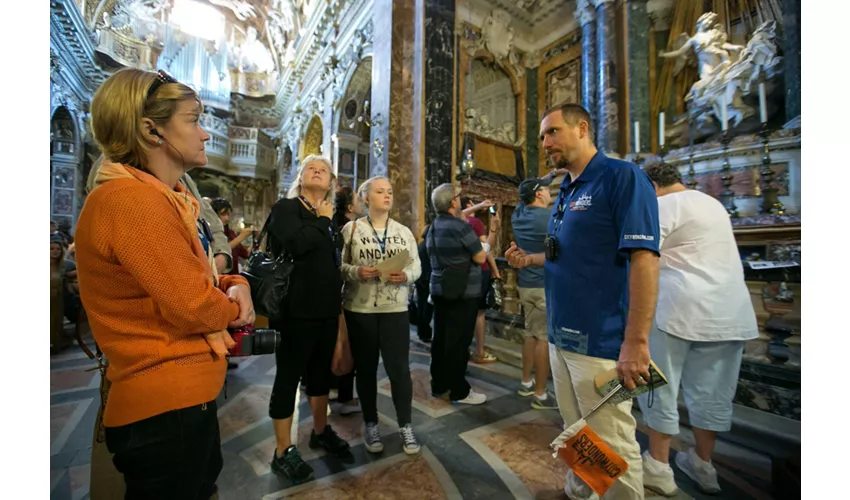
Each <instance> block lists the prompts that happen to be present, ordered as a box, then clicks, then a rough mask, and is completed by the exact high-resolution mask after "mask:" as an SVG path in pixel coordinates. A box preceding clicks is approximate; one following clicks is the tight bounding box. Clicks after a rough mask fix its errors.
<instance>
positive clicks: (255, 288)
mask: <svg viewBox="0 0 850 500" xmlns="http://www.w3.org/2000/svg"><path fill="white" fill-rule="evenodd" d="M271 218H272V214H269V216H268V218H266V223H265V224H263V229H262V231H260V235H259V236H258V237H257V239H256V240H254V245H253V248H252V249H251V255H250V256H249V257H248V265H247V266H246V269H245V270H244V271H242V273H241V275H242V276H243V277H244V278H245V279H246V280H248V285H250V287H251V300H252V301H253V302H254V311H256V313H257V314H258V315H260V316H265V317H267V318H268V319H269V320H270V321H275V320H279V319H280V318H281V315H282V311H281V306H282V304H283V302H284V300H285V299H286V295H287V294H288V293H289V278H290V276H291V275H292V271H293V270H294V269H295V263H294V262H293V261H292V258H291V257H290V256H289V255H287V253H286V251H285V250H284V251H283V252H281V254H280V255H278V256H277V257H275V256H273V255H272V254H271V252H270V247H269V241H268V240H269V239H270V236H271V235H269V234H268V227H269V221H270V220H271ZM263 238H265V239H266V246H265V248H266V250H267V251H262V250H260V243H261V242H262V241H263Z"/></svg>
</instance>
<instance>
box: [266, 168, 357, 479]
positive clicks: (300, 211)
mask: <svg viewBox="0 0 850 500" xmlns="http://www.w3.org/2000/svg"><path fill="white" fill-rule="evenodd" d="M335 184H336V179H335V176H334V174H333V169H332V168H331V163H330V161H329V160H328V159H327V158H325V157H322V156H314V155H311V156H308V157H306V158H304V160H303V161H302V162H301V167H300V168H299V169H298V175H297V177H296V180H295V183H294V184H293V186H292V188H291V189H290V190H289V193H288V195H287V197H286V198H284V199H281V200H280V201H278V202H277V203H276V204H275V205H274V207H273V208H272V211H271V214H270V216H269V217H271V219H270V221H269V233H270V234H271V236H272V237H271V251H272V253H273V254H274V255H281V254H283V253H286V254H288V255H289V256H291V257H292V259H293V261H294V262H295V269H294V270H293V272H292V275H291V276H290V281H289V292H288V293H287V299H286V303H284V304H283V307H282V319H281V320H280V321H277V322H272V324H271V325H270V326H271V327H272V328H275V329H277V330H279V331H280V332H281V343H280V346H278V348H277V351H276V353H275V357H276V361H277V373H276V375H275V380H274V387H273V388H272V395H271V400H270V401H269V416H270V417H271V418H272V420H273V422H274V431H275V437H276V439H277V449H276V450H275V453H274V457H273V460H272V465H271V467H272V471H274V472H276V473H279V474H283V475H285V476H286V477H288V478H289V479H290V480H291V481H292V482H293V483H296V484H297V483H301V482H304V481H307V480H309V479H310V478H311V477H312V476H313V468H312V467H310V465H308V464H307V463H306V462H304V460H303V459H302V458H301V454H300V453H299V451H298V449H297V448H296V447H295V446H293V445H292V442H291V439H290V435H291V434H290V433H291V429H292V414H293V412H294V409H295V404H296V401H295V394H296V390H297V388H298V384H299V382H300V381H301V378H302V377H303V378H304V382H305V385H306V386H307V390H306V392H307V396H308V397H309V398H310V409H311V410H312V413H313V433H312V434H311V436H310V447H311V448H317V447H322V448H325V449H326V450H327V451H328V452H329V453H331V454H334V455H341V454H345V453H347V452H348V448H349V446H348V443H346V442H345V441H343V440H342V439H340V437H339V436H338V435H337V434H336V433H335V432H334V430H333V429H332V428H331V426H330V425H327V405H328V391H329V389H330V382H331V362H332V360H333V353H334V348H335V347H336V340H337V332H338V330H339V316H340V312H341V295H340V293H341V289H342V279H341V277H340V271H339V265H340V251H341V249H342V240H341V238H339V233H338V232H337V230H336V227H334V225H333V223H332V222H331V219H332V217H333V204H332V200H333V196H334V191H335V189H334V187H335V186H334V185H335Z"/></svg>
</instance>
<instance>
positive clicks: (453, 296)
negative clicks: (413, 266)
mask: <svg viewBox="0 0 850 500" xmlns="http://www.w3.org/2000/svg"><path fill="white" fill-rule="evenodd" d="M436 225H437V220H436V219H434V221H433V222H432V223H431V228H430V229H428V233H429V234H430V236H431V244H432V245H433V247H434V251H435V252H436V255H437V264H440V251H439V250H438V248H437V240H436V239H435V238H434V226H436ZM471 265H472V262H471V261H470V262H468V263H467V264H466V266H450V265H448V264H446V265H445V266H443V268H442V270H441V271H440V290H441V291H442V292H443V298H444V299H446V300H457V299H462V298H463V294H464V293H466V284H467V282H468V281H469V268H470V266H471ZM432 272H433V270H432Z"/></svg>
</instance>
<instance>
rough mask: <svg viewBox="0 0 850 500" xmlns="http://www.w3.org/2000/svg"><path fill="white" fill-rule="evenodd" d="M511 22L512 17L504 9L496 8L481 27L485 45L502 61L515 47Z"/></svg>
mask: <svg viewBox="0 0 850 500" xmlns="http://www.w3.org/2000/svg"><path fill="white" fill-rule="evenodd" d="M509 23H510V17H509V16H508V15H507V14H506V13H505V12H504V11H501V10H494V11H492V12H491V13H490V15H489V16H487V19H485V20H484V26H482V27H481V38H482V40H483V42H484V45H485V46H486V48H487V50H489V51H490V52H491V53H492V54H493V56H495V58H496V59H497V60H500V61H501V60H503V59H505V58H507V57H508V56H510V54H511V51H512V49H513V30H510V32H509V29H510V28H509V26H508V24H509ZM506 34H507V36H506Z"/></svg>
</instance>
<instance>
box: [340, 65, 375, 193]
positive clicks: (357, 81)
mask: <svg viewBox="0 0 850 500" xmlns="http://www.w3.org/2000/svg"><path fill="white" fill-rule="evenodd" d="M371 100H372V58H371V57H365V58H363V60H362V61H360V63H359V64H358V65H357V67H356V68H354V69H353V71H352V73H351V75H350V76H349V78H348V82H347V86H346V88H345V94H344V96H343V99H342V101H341V106H340V108H339V110H338V111H337V114H336V130H335V132H336V135H337V161H336V164H337V169H338V172H337V175H338V181H339V185H340V186H351V187H352V188H354V189H356V188H357V186H359V185H360V183H362V182H363V181H365V180H366V179H368V178H369V142H370V141H369V139H370V136H371V122H370V120H371V111H370V110H369V102H370V101H371Z"/></svg>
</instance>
